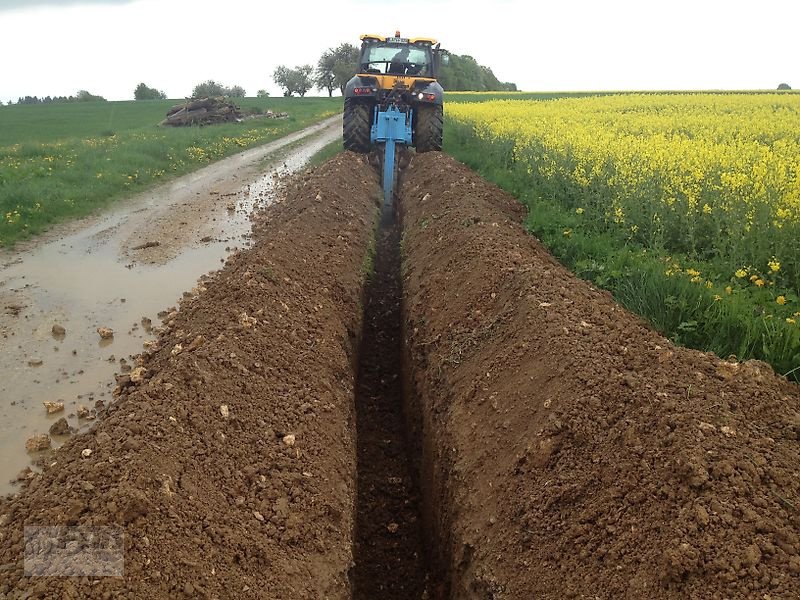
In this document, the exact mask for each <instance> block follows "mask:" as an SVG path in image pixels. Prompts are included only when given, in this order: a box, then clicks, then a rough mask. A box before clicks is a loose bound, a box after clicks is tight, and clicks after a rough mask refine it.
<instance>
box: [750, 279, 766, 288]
mask: <svg viewBox="0 0 800 600" xmlns="http://www.w3.org/2000/svg"><path fill="white" fill-rule="evenodd" d="M753 283H755V284H756V285H757V286H758V287H764V280H763V279H756V280H755V281H754V282H753Z"/></svg>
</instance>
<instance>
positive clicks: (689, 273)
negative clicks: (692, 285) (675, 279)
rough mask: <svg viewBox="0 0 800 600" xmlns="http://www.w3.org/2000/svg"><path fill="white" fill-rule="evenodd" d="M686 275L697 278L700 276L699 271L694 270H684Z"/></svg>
mask: <svg viewBox="0 0 800 600" xmlns="http://www.w3.org/2000/svg"><path fill="white" fill-rule="evenodd" d="M686 274H687V275H689V276H691V277H697V276H698V275H700V271H697V270H696V269H686Z"/></svg>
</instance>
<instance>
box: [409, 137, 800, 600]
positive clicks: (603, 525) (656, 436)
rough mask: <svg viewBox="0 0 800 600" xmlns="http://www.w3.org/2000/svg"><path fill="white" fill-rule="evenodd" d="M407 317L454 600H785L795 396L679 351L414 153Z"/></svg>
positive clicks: (479, 194) (768, 378) (451, 175)
mask: <svg viewBox="0 0 800 600" xmlns="http://www.w3.org/2000/svg"><path fill="white" fill-rule="evenodd" d="M402 196H403V198H402V204H401V208H402V211H403V249H404V252H405V256H404V265H403V267H404V283H403V285H404V294H405V301H404V317H405V334H406V340H405V342H406V344H407V347H408V352H409V356H410V358H411V371H412V377H411V379H412V382H413V397H414V401H415V402H416V403H418V404H419V406H420V407H421V428H422V430H423V432H424V440H425V444H424V445H423V447H422V452H423V455H422V471H423V488H424V489H423V491H424V496H425V498H426V509H427V511H429V515H428V519H429V520H430V523H431V527H432V530H433V532H434V533H435V537H436V539H437V540H438V543H437V544H436V550H437V552H436V555H435V563H436V564H435V566H436V567H437V568H438V569H439V570H441V571H443V572H448V571H449V573H450V575H449V578H448V579H447V581H446V585H447V586H449V588H450V597H452V598H458V599H468V598H476V599H478V598H480V599H481V600H485V599H489V598H514V599H523V598H525V599H527V598H542V599H544V598H553V599H555V598H593V599H594V598H597V599H611V598H698V599H700V598H704V599H705V598H720V599H722V598H730V599H733V598H764V599H767V598H772V599H777V598H800V556H799V554H800V536H798V533H799V531H800V530H799V529H798V527H800V514H799V513H798V509H800V476H799V470H800V445H799V444H798V440H800V388H798V387H797V386H795V385H793V384H789V383H788V382H786V381H785V380H783V379H781V378H779V377H778V376H776V375H775V374H774V373H773V372H772V370H771V369H770V368H769V367H768V366H766V365H764V364H762V363H756V362H749V363H745V364H742V365H737V364H732V363H728V362H725V361H722V360H720V359H719V358H716V357H714V356H711V355H708V354H702V353H699V352H695V351H691V350H686V349H682V348H677V347H675V346H673V345H672V344H671V343H670V342H669V341H667V340H666V339H664V338H663V337H661V336H660V335H658V334H657V333H655V332H653V331H651V330H650V329H648V328H647V327H646V326H645V325H644V324H643V323H642V322H641V320H640V319H638V318H636V317H635V316H633V315H631V314H629V313H628V312H626V311H625V310H623V309H621V308H620V307H619V306H618V305H617V304H615V303H614V302H613V300H612V299H611V298H610V297H609V295H608V294H606V293H604V292H601V291H598V290H595V289H593V288H592V287H591V286H590V285H589V284H587V283H586V282H584V281H581V280H578V279H577V278H575V277H574V276H573V275H571V274H570V273H569V272H568V271H567V270H566V269H564V268H563V267H562V266H560V265H559V264H558V263H557V262H556V261H555V260H554V259H553V258H552V257H551V256H550V255H549V254H548V253H547V252H546V251H545V249H544V248H543V247H542V246H541V245H540V244H539V243H538V242H537V241H536V240H535V239H533V238H532V237H530V236H529V235H527V234H526V232H525V231H524V230H523V228H522V227H521V225H520V221H521V217H522V213H521V208H520V206H519V205H518V204H517V203H516V202H515V201H514V200H513V199H512V198H511V197H509V196H508V195H506V194H505V193H503V192H501V191H500V190H498V189H497V188H495V187H494V186H491V185H489V184H487V183H486V182H485V181H483V180H482V179H480V178H479V177H477V176H476V175H475V174H474V173H472V172H471V171H469V170H468V169H467V168H465V167H464V166H462V165H459V164H458V163H456V162H455V161H453V160H452V159H450V158H448V157H446V156H444V155H440V154H437V153H430V154H425V155H420V156H417V157H416V158H415V159H414V160H413V162H412V165H411V167H410V168H409V169H408V171H407V172H406V174H405V184H404V187H403V191H402Z"/></svg>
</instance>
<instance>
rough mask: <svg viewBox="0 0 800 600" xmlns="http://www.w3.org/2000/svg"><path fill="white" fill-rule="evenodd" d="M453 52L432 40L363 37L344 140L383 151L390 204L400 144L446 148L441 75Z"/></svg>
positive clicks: (349, 145) (357, 148) (354, 147)
mask: <svg viewBox="0 0 800 600" xmlns="http://www.w3.org/2000/svg"><path fill="white" fill-rule="evenodd" d="M448 56H449V55H448V53H447V51H446V50H443V49H442V48H440V44H439V43H438V42H437V41H436V40H434V39H431V38H404V37H401V36H400V32H397V33H396V34H395V36H394V37H383V36H379V35H371V34H367V35H362V36H361V54H360V57H359V64H358V73H357V74H356V75H355V76H354V77H353V78H352V79H351V80H350V81H349V82H348V83H347V87H346V88H345V94H344V119H343V123H342V138H343V141H344V148H345V150H351V151H353V152H359V153H364V154H366V153H373V152H377V153H378V155H379V157H380V161H381V162H382V163H383V185H384V197H385V199H386V200H385V202H386V203H387V204H391V194H392V193H393V191H392V190H393V189H394V183H395V179H396V169H397V162H398V161H396V160H395V159H396V152H395V145H400V146H402V147H408V146H413V147H415V148H416V150H417V152H428V151H431V150H441V149H442V127H443V112H442V111H443V102H444V91H443V90H442V86H441V85H440V84H439V82H438V81H437V79H438V77H439V68H440V66H441V65H442V64H447V61H448Z"/></svg>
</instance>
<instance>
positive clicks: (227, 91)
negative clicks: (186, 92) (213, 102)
mask: <svg viewBox="0 0 800 600" xmlns="http://www.w3.org/2000/svg"><path fill="white" fill-rule="evenodd" d="M213 96H229V97H231V98H244V97H245V91H244V88H243V87H242V86H240V85H234V86H233V87H225V86H224V85H222V84H221V83H217V82H216V81H214V80H213V79H209V80H208V81H204V82H203V83H198V84H197V85H196V86H194V90H192V98H211V97H213Z"/></svg>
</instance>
